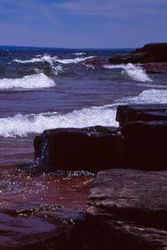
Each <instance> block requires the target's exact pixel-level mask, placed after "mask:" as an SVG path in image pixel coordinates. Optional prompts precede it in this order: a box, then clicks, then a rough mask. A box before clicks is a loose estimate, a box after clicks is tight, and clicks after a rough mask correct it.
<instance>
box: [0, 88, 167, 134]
mask: <svg viewBox="0 0 167 250" xmlns="http://www.w3.org/2000/svg"><path fill="white" fill-rule="evenodd" d="M130 103H167V90H157V89H152V90H144V91H143V92H141V93H140V94H139V95H138V96H135V97H128V98H123V99H120V100H117V101H115V103H113V104H110V105H104V106H100V107H90V108H84V109H82V110H74V111H72V112H70V113H67V114H60V113H57V112H48V113H40V114H27V115H22V114H17V115H15V116H13V117H6V118H0V136H3V137H16V136H27V135H28V134H36V133H42V132H43V131H44V130H46V129H53V128H62V127H64V128H69V127H75V128H83V127H88V126H96V125H101V126H115V127H117V126H118V123H117V122H116V120H115V117H116V107H117V106H118V105H120V104H130Z"/></svg>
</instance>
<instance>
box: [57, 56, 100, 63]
mask: <svg viewBox="0 0 167 250" xmlns="http://www.w3.org/2000/svg"><path fill="white" fill-rule="evenodd" d="M92 58H95V57H94V56H87V57H77V58H73V59H56V62H59V63H62V64H72V63H73V64H77V63H80V62H84V61H86V60H87V59H92Z"/></svg>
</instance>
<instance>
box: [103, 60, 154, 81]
mask: <svg viewBox="0 0 167 250" xmlns="http://www.w3.org/2000/svg"><path fill="white" fill-rule="evenodd" d="M103 67H104V68H105V69H123V73H126V74H127V75H128V76H129V77H130V78H131V79H132V80H135V81H139V82H152V79H151V78H150V77H149V76H148V75H147V74H146V72H145V71H144V70H143V69H142V68H141V67H140V66H135V65H133V64H131V63H128V64H127V65H124V64H120V65H104V66H103Z"/></svg>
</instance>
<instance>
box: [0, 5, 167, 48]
mask: <svg viewBox="0 0 167 250" xmlns="http://www.w3.org/2000/svg"><path fill="white" fill-rule="evenodd" d="M166 20H167V0H25V1H24V0H0V34H1V35H0V45H22V46H42V47H60V48H63V47H64V48H132V47H141V46H142V45H143V44H145V43H149V42H167V21H166Z"/></svg>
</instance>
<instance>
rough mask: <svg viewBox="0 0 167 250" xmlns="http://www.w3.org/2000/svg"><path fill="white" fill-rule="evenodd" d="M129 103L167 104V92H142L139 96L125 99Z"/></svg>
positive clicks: (151, 90)
mask: <svg viewBox="0 0 167 250" xmlns="http://www.w3.org/2000/svg"><path fill="white" fill-rule="evenodd" d="M123 102H127V103H160V104H163V103H167V90H164V89H149V90H144V91H142V92H141V93H140V94H139V95H138V96H134V97H128V98H124V99H123Z"/></svg>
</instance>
